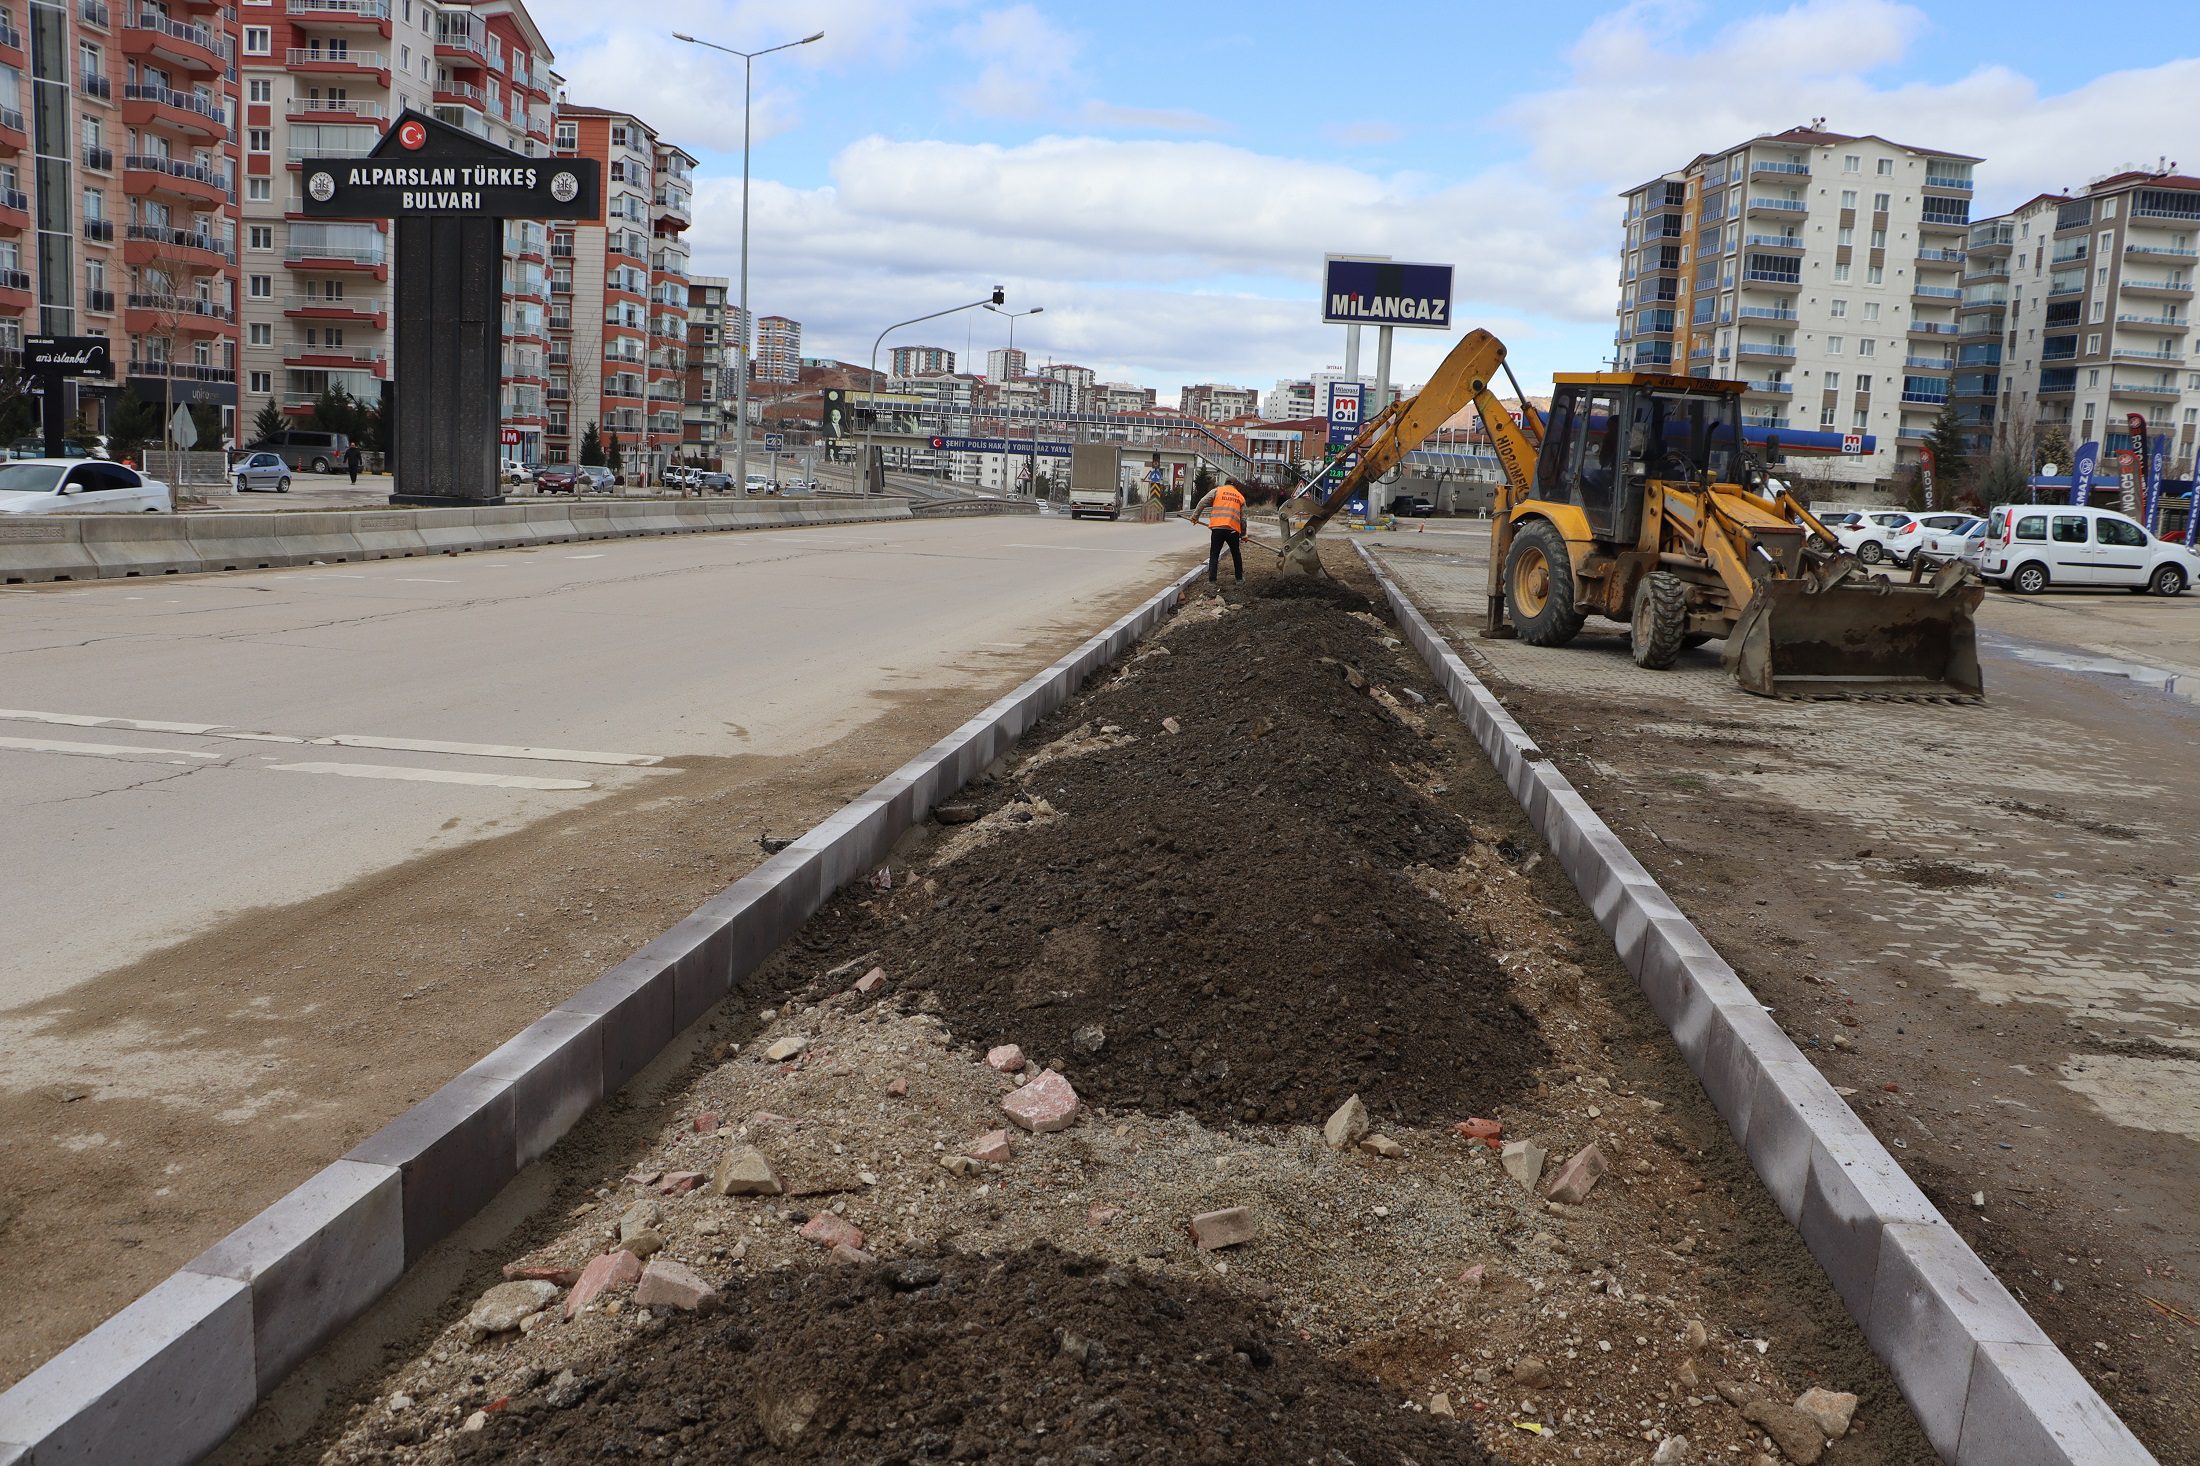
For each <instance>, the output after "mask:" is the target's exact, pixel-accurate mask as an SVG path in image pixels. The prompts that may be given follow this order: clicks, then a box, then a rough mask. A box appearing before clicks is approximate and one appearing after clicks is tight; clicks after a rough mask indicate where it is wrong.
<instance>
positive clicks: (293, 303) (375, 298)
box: [283, 295, 389, 328]
mask: <svg viewBox="0 0 2200 1466" xmlns="http://www.w3.org/2000/svg"><path fill="white" fill-rule="evenodd" d="M387 310H388V305H387V303H386V302H385V301H384V300H383V298H382V297H381V296H379V295H293V296H289V297H287V298H285V299H284V301H283V314H284V315H286V316H289V317H291V318H292V319H293V320H304V321H360V322H371V323H372V324H373V325H374V326H376V327H377V328H382V327H385V326H387V325H388V323H389V317H388V315H387V314H386V312H387Z"/></svg>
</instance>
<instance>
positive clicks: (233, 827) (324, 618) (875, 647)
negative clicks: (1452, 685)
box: [0, 519, 1195, 1027]
mask: <svg viewBox="0 0 2200 1466" xmlns="http://www.w3.org/2000/svg"><path fill="white" fill-rule="evenodd" d="M1193 538H1194V537H1193V536H1191V535H1190V534H1188V533H1187V532H1185V531H1184V530H1183V529H1182V527H1181V526H1174V527H1160V528H1153V527H1140V526H1134V525H1130V524H1121V525H1103V524H1070V523H1067V522H1065V521H1057V520H1044V521H1042V520H1034V519H1000V520H955V521H951V522H944V523H936V524H914V525H907V526H891V527H887V526H849V527H844V528H827V529H805V530H800V531H775V532H761V533H743V534H729V535H717V536H682V537H680V538H678V539H650V540H629V541H610V542H598V543H594V544H589V545H576V546H559V547H549V548H545V549H541V550H537V551H530V552H505V553H497V554H490V555H470V556H461V557H444V558H435V559H413V560H399V561H388V562H380V563H374V564H364V565H347V566H342V567H315V568H311V569H302V570H289V571H277V572H269V573H261V574H249V575H223V576H206V577H197V578H191V579H183V580H169V581H161V582H157V583H156V582H144V581H132V582H128V583H123V582H112V583H106V584H98V585H88V586H66V585H64V586H54V587H37V588H31V589H28V590H11V591H10V592H8V593H7V594H6V595H5V596H0V667H4V668H5V673H4V675H0V686H4V687H5V688H6V693H5V695H4V696H0V703H5V704H6V707H5V708H4V709H0V783H4V787H5V788H6V790H7V808H8V812H9V817H8V819H7V820H6V821H5V824H4V828H0V861H4V862H5V864H6V867H7V868H8V869H9V870H11V871H14V872H17V873H18V874H19V876H21V877H23V878H21V879H15V880H10V881H8V882H6V883H5V885H4V887H0V928H4V929H5V930H6V931H7V932H8V933H9V937H10V940H9V943H8V951H7V954H6V957H5V959H4V961H0V974H4V975H0V1004H5V1005H7V1006H16V1005H19V1004H22V1003H26V1002H30V1001H34V1000H39V999H43V998H47V997H50V996H51V995H53V994H55V993H57V992H59V991H61V990H64V989H66V988H69V987H70V986H72V985H73V984H77V983H81V982H83V981H85V980H87V979H89V978H92V977H95V976H97V975H98V974H99V973H101V972H103V971H105V970H107V969H109V968H112V967H116V966H119V965H121V964H123V963H127V962H130V961H132V960H134V959H136V958H138V957H140V956H142V955H143V954H145V953H146V952H148V951H150V950H151V949H153V948H155V947H156V946H159V945H161V944H163V943H167V942H170V941H174V940H177V939H179V938H182V937H184V936H187V935H189V934H191V933H192V932H193V931H195V930H197V929H199V928H201V927H202V926H204V925H205V924H207V923H208V922H210V921H211V920H213V919H215V918H217V917H219V916H220V915H222V914H223V913H226V912H232V911H236V910H239V909H243V908H249V907H264V906H269V905H276V904H281V903H286V902H293V901H298V900H301V899H304V898H307V897H311V896H314V895H317V894H319V893H322V892H326V891H330V890H334V889H336V888H337V887H340V886H342V885H344V884H346V883H347V882H350V881H353V880H355V879H357V878H358V877H360V876H362V875H364V874H366V873H368V872H371V871H374V870H377V869H380V868H383V867H385V866H388V865H392V864H394V863H397V862H402V861H405V860H407V859H409V858H411V857H413V856H415V855H419V854H423V853H427V852H431V851H436V850H441V849H446V848H448V847H450V846H452V845H454V844H460V843H463V842H466V841H468V840H471V839H473V838H475V837H477V836H479V835H482V834H485V833H488V832H490V831H492V830H495V831H499V832H508V831H510V830H512V829H513V828H515V827H516V826H519V825H522V824H525V823H526V822H528V821H530V820H533V819H536V818H539V817H542V816H545V815H548V814H552V813H557V812H561V811H565V810H569V809H571V808H573V807H574V806H575V805H576V804H577V803H580V802H585V801H588V800H591V799H593V798H596V797H599V796H600V795H602V794H604V793H606V792H610V791H616V790H620V789H626V788H631V787H633V786H635V785H636V784H638V783H642V782H645V781H648V780H650V779H652V778H657V777H662V776H663V775H665V774H666V773H668V772H670V770H669V769H668V768H667V766H666V764H665V761H667V760H679V759H681V758H683V757H692V756H709V755H732V754H763V755H772V754H781V753H798V752H800V751H802V750H804V749H807V748H815V747H819V746H822V745H824V744H827V743H830V742H832V741H833V740H834V739H836V738H838V737H839V736H841V735H842V734H844V733H846V732H847V731H849V730H850V729H852V728H854V727H856V726H858V725H859V724H861V723H862V722H864V721H865V720H866V719H868V718H870V717H873V716H875V715H876V714H877V713H878V712H879V711H880V710H881V709H882V708H883V707H884V706H886V705H887V700H889V699H891V698H892V697H893V696H894V695H895V691H896V689H908V688H912V687H937V686H941V685H949V684H953V683H956V682H959V681H966V680H970V679H971V678H973V677H974V676H983V677H986V678H989V679H998V678H999V677H1001V676H1002V675H1004V673H1005V672H1006V671H1009V670H1013V669H1015V668H1016V667H1019V666H1021V665H1022V664H1023V663H1024V662H1030V663H1032V664H1033V665H1034V666H1036V665H1041V664H1043V662H1044V661H1045V660H1046V657H1041V656H1039V655H1038V654H1037V652H1036V651H1034V650H1032V649H1031V642H1032V636H1033V628H1034V627H1035V626H1038V625H1042V624H1045V623H1051V622H1054V621H1056V620H1058V619H1060V618H1065V617H1067V618H1075V617H1077V616H1080V615H1082V616H1083V617H1084V619H1085V620H1086V621H1088V622H1089V621H1092V620H1094V619H1095V615H1094V612H1093V608H1094V607H1096V606H1097V604H1098V603H1099V602H1100V601H1101V600H1103V599H1104V598H1107V597H1109V596H1111V595H1114V594H1116V593H1118V592H1120V591H1122V590H1124V589H1125V588H1127V587H1129V586H1131V585H1133V584H1135V583H1146V582H1151V581H1152V580H1154V579H1155V578H1156V577H1157V572H1158V568H1159V565H1160V562H1161V561H1162V560H1163V559H1164V558H1166V557H1169V556H1171V555H1179V556H1181V555H1183V554H1185V553H1186V552H1187V551H1189V550H1191V549H1193V548H1195V546H1194V545H1193V543H1192V541H1193ZM1048 655H1049V656H1051V655H1052V653H1051V652H1049V653H1048ZM941 731H944V728H943V729H942V730H941ZM4 1026H5V1025H4V1022H0V1027H4Z"/></svg>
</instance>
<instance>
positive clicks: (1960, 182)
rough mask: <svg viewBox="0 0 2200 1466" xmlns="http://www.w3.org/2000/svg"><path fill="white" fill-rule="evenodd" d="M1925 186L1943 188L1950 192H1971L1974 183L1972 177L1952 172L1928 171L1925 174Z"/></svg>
mask: <svg viewBox="0 0 2200 1466" xmlns="http://www.w3.org/2000/svg"><path fill="white" fill-rule="evenodd" d="M1925 186H1926V187H1927V188H1937V189H1941V190H1943V191H1945V192H1949V193H1969V192H1971V189H1972V186H1973V185H1972V183H1971V180H1970V179H1968V178H1958V177H1956V176H1955V175H1954V174H1951V173H1931V172H1928V173H1927V174H1926V175H1925Z"/></svg>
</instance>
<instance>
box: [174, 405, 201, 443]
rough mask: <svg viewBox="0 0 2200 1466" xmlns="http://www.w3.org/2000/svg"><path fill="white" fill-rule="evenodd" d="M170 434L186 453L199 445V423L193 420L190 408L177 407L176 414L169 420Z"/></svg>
mask: <svg viewBox="0 0 2200 1466" xmlns="http://www.w3.org/2000/svg"><path fill="white" fill-rule="evenodd" d="M168 436H169V438H170V439H172V440H173V441H174V443H175V445H176V446H177V447H178V448H181V449H182V450H183V451H184V452H186V453H188V452H190V451H191V450H192V449H193V448H196V447H198V446H199V425H198V424H197V423H195V422H193V421H192V420H191V409H190V408H188V407H179V408H177V409H176V415H175V416H174V417H172V418H170V419H169V420H168Z"/></svg>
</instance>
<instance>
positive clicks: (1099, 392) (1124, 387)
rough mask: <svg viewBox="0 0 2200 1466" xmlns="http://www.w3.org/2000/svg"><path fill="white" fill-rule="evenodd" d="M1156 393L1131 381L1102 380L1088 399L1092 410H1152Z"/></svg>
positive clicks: (1126, 411) (1135, 411)
mask: <svg viewBox="0 0 2200 1466" xmlns="http://www.w3.org/2000/svg"><path fill="white" fill-rule="evenodd" d="M1157 395H1158V394H1156V393H1155V391H1154V389H1153V388H1151V387H1141V386H1138V385H1137V384H1136V383H1133V382H1103V383H1101V384H1100V385H1099V386H1097V387H1095V388H1093V389H1092V393H1091V396H1090V397H1089V399H1088V401H1089V402H1090V405H1091V410H1092V411H1094V412H1123V413H1140V412H1152V411H1153V408H1154V399H1155V397H1156V396H1157Z"/></svg>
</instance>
